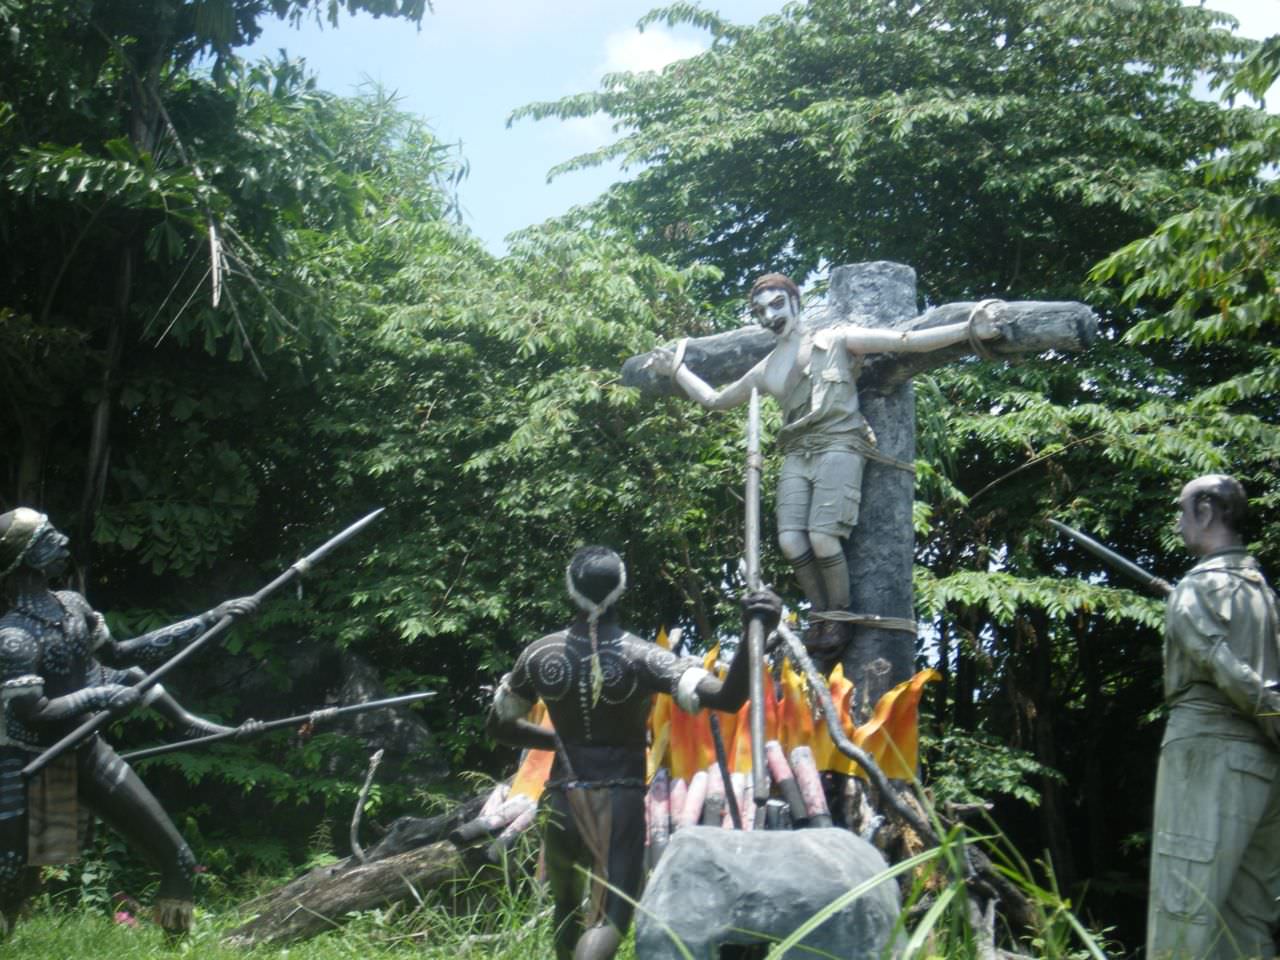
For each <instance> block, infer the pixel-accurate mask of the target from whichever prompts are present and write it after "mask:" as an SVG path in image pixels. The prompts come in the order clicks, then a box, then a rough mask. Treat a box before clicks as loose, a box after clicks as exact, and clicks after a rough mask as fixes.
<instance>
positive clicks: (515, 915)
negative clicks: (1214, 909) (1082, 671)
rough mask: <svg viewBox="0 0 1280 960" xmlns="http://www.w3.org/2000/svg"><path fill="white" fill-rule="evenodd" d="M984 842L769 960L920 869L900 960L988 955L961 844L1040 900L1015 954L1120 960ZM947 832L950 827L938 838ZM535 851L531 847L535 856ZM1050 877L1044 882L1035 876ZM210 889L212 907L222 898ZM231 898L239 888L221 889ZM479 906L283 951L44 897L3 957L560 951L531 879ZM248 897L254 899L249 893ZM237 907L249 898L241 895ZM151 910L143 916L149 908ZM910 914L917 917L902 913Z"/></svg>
mask: <svg viewBox="0 0 1280 960" xmlns="http://www.w3.org/2000/svg"><path fill="white" fill-rule="evenodd" d="M991 827H992V832H991V833H990V834H989V835H987V836H985V837H974V836H972V835H966V834H967V831H965V830H963V829H960V828H953V829H952V830H950V831H947V832H945V833H943V838H944V839H943V843H942V845H941V846H940V847H938V848H935V849H932V850H928V851H925V852H924V853H921V854H918V855H917V856H915V857H913V858H911V860H910V861H904V862H903V863H900V864H897V865H896V866H894V867H892V868H890V869H889V870H888V871H886V872H885V873H882V874H880V875H878V876H877V877H875V878H873V879H871V880H869V881H867V882H866V883H864V884H862V885H861V886H860V887H859V888H858V889H856V890H851V891H849V893H848V894H846V895H845V896H844V897H841V898H839V899H838V900H837V901H835V902H833V903H832V904H831V905H829V906H828V907H827V908H825V909H824V910H822V911H820V912H819V913H818V914H816V915H815V916H814V917H812V918H811V919H810V921H809V922H808V923H806V924H805V925H804V927H802V928H801V929H799V930H797V931H795V933H793V934H792V936H790V937H788V938H786V939H785V940H783V941H782V942H780V943H775V944H774V945H773V947H772V952H771V953H770V957H771V958H775V957H782V956H794V957H800V956H805V955H808V956H812V953H811V952H809V951H805V950H803V949H793V948H794V947H795V945H796V944H797V943H798V942H799V941H800V940H801V939H802V938H803V937H804V936H805V933H806V932H807V930H808V929H812V928H814V927H816V926H817V925H819V924H820V923H821V922H822V921H823V920H824V919H825V918H826V916H827V915H829V914H830V913H832V912H834V911H835V910H838V909H840V908H841V906H843V905H844V903H847V902H848V901H849V900H851V899H853V898H855V897H857V896H858V895H860V894H861V892H863V891H864V890H866V889H870V888H871V887H872V886H874V885H875V884H876V883H878V882H880V881H882V880H886V879H888V880H889V882H896V880H894V879H892V878H893V877H895V876H896V875H898V874H902V873H905V872H906V871H908V870H911V871H913V873H912V877H913V889H912V890H911V892H910V893H909V894H908V896H907V898H906V904H904V906H905V907H907V908H910V915H911V916H913V917H914V921H913V922H912V923H911V925H910V926H909V927H908V926H905V925H904V928H903V929H900V930H899V932H898V935H897V939H896V943H895V952H896V955H897V956H898V957H899V958H900V960H933V958H946V960H968V958H977V957H978V956H979V955H980V952H981V951H980V944H979V942H978V938H977V937H976V936H975V933H974V930H973V927H972V917H971V914H970V910H969V907H968V898H967V896H966V895H965V890H964V887H963V884H962V883H960V882H959V879H958V878H959V877H960V876H961V875H962V873H963V867H962V865H963V863H964V859H965V858H964V854H963V850H964V845H965V844H966V843H970V844H972V843H981V844H982V845H983V846H984V847H985V848H986V849H987V850H988V852H989V853H990V854H991V855H992V857H993V859H994V860H995V861H996V863H997V864H998V865H999V867H1000V869H1001V870H1002V872H1003V873H1004V874H1005V875H1006V876H1007V877H1009V879H1011V880H1012V881H1013V882H1014V883H1015V884H1016V885H1017V886H1019V887H1020V888H1021V889H1022V890H1023V892H1024V894H1026V895H1027V897H1028V898H1029V899H1030V900H1031V902H1032V904H1033V910H1034V913H1035V914H1036V918H1037V919H1036V923H1035V926H1036V929H1035V930H1033V931H1032V932H1031V935H1030V937H1029V938H1028V939H1025V940H1023V941H1022V942H1021V943H1020V944H1018V945H1017V946H1016V947H1015V948H1014V949H1016V950H1017V951H1018V952H1019V953H1022V954H1024V955H1028V956H1032V957H1035V958H1038V960H1039V958H1043V960H1106V958H1107V957H1108V956H1114V955H1116V954H1115V952H1114V950H1113V949H1112V945H1110V944H1107V943H1106V942H1105V941H1104V940H1103V939H1102V937H1101V936H1100V935H1098V934H1097V933H1095V932H1092V931H1089V930H1087V929H1086V928H1085V926H1084V925H1083V924H1082V923H1081V922H1080V920H1079V919H1078V918H1077V916H1076V913H1075V909H1074V905H1073V904H1072V903H1070V901H1068V900H1066V899H1065V898H1064V897H1063V896H1062V895H1061V894H1060V892H1059V891H1058V890H1057V888H1056V886H1055V885H1054V883H1053V878H1052V874H1051V872H1049V871H1047V870H1046V869H1045V868H1044V867H1043V866H1039V867H1037V868H1035V869H1033V868H1032V867H1031V866H1030V865H1029V864H1028V863H1027V862H1026V861H1025V860H1023V859H1022V858H1021V857H1020V856H1019V855H1018V853H1017V852H1016V851H1015V850H1014V849H1013V848H1012V847H1011V846H1010V845H1009V844H1008V842H1007V840H1005V839H1004V838H1003V837H1002V836H1000V834H999V833H998V831H996V830H995V829H994V825H991ZM940 832H941V831H940ZM527 852H528V851H526V853H527ZM1036 876H1039V877H1044V878H1045V879H1043V880H1035V879H1033V877H1036ZM211 892H212V891H207V892H206V901H207V902H216V901H215V900H214V898H213V897H211V896H209V894H210V893H211ZM220 892H221V893H222V894H223V896H224V897H227V896H229V895H230V893H231V891H230V890H226V889H225V888H224V889H223V890H222V891H220ZM464 896H470V898H471V899H472V900H473V901H478V903H479V906H478V908H474V909H471V910H468V911H464V912H461V914H460V915H456V916H455V915H453V914H451V913H450V912H449V911H448V910H446V909H444V907H443V906H440V905H438V904H436V903H433V901H431V900H428V901H427V902H426V903H425V904H424V905H422V906H420V907H418V908H417V909H416V910H407V909H403V910H399V911H396V910H391V911H386V912H384V911H376V910H375V911H368V912H364V913H361V914H359V915H356V916H353V917H351V918H348V920H347V922H345V923H343V924H342V926H341V927H340V928H339V929H335V930H333V931H331V932H329V933H325V934H322V935H321V936H318V937H315V938H313V939H311V940H306V941H302V942H299V943H295V944H291V945H288V946H284V947H279V946H277V947H259V948H256V949H254V950H242V949H239V948H232V947H228V946H225V945H223V943H222V937H223V936H224V935H225V934H226V933H227V932H229V931H230V930H231V929H233V928H234V927H235V926H236V925H237V924H238V923H240V922H241V921H242V919H245V918H244V917H242V916H241V915H240V913H239V912H238V911H237V909H236V906H235V904H234V902H232V901H231V900H229V899H222V900H221V902H222V904H223V905H222V906H204V907H200V908H198V909H197V915H196V924H195V929H194V931H193V932H192V934H191V935H190V936H189V937H188V938H186V939H185V940H184V941H182V942H180V943H178V944H177V945H175V946H171V945H169V944H167V943H166V941H165V938H164V936H163V934H162V933H161V932H160V930H159V929H158V928H157V927H156V926H155V925H154V924H152V923H150V922H148V921H147V920H139V922H138V924H137V925H136V926H126V925H122V924H119V923H116V922H115V921H114V920H113V917H112V915H111V913H110V912H109V911H108V909H107V908H105V907H104V906H103V905H102V900H99V901H98V903H97V905H84V903H83V901H82V903H81V905H72V904H70V903H68V902H67V901H66V900H64V899H59V898H58V897H56V896H49V895H45V896H43V897H40V898H38V899H37V900H36V905H37V906H36V909H35V910H34V911H33V913H32V915H31V916H30V917H29V918H28V919H26V920H25V921H23V922H22V923H20V924H19V925H18V927H17V929H16V930H15V931H14V933H13V935H12V937H11V938H10V940H9V941H8V942H7V943H3V944H0V958H5V957H23V958H27V957H30V958H39V960H96V958H102V960H144V958H152V957H154V958H174V957H198V958H200V960H233V958H234V960H255V958H268V957H271V958H276V957H280V958H284V957H288V958H290V960H374V958H382V957H387V958H394V957H413V958H415V960H463V958H468V957H476V958H493V960H526V958H529V957H550V956H552V954H553V950H552V937H551V916H550V909H549V900H548V898H547V897H546V895H545V894H544V893H542V892H540V891H539V890H538V889H537V888H536V887H535V886H534V885H532V884H531V883H529V882H527V880H526V881H522V882H521V883H519V884H518V885H517V889H516V891H515V892H512V891H509V890H507V889H506V888H505V887H503V886H502V884H501V883H498V884H494V883H491V882H489V883H485V884H484V885H483V886H480V885H477V886H476V887H475V888H473V889H472V890H471V891H469V892H468V894H467V895H464ZM245 899H247V897H246V898H245ZM240 902H243V900H241V901H240ZM143 912H145V911H143ZM903 916H904V918H905V917H906V916H908V912H905V911H904V914H903ZM618 956H619V958H620V960H634V957H635V948H634V943H633V938H632V937H628V938H627V940H626V941H625V942H624V943H623V946H622V949H621V951H620V952H619V954H618Z"/></svg>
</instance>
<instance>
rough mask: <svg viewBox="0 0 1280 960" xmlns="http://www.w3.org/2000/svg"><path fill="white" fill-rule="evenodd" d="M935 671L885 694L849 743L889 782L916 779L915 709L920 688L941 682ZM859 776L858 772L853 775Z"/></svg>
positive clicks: (917, 723)
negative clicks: (868, 755)
mask: <svg viewBox="0 0 1280 960" xmlns="http://www.w3.org/2000/svg"><path fill="white" fill-rule="evenodd" d="M941 679H942V674H940V673H938V671H937V670H933V669H929V670H921V671H920V672H919V673H917V674H916V675H915V676H914V677H912V678H911V679H910V680H904V681H903V682H902V683H900V684H898V685H897V686H896V687H894V688H893V689H892V690H890V691H888V692H887V693H885V695H884V696H882V697H881V698H880V702H879V703H877V704H876V709H875V712H874V713H873V714H872V715H871V719H870V720H868V721H867V722H866V723H864V724H863V725H862V726H860V727H858V730H857V733H856V735H855V736H854V738H853V742H854V743H856V744H857V745H858V746H860V747H861V748H862V749H863V750H865V751H867V753H869V754H871V756H872V759H874V760H875V762H876V764H877V765H878V766H879V767H880V769H881V770H883V771H884V774H885V776H886V777H889V778H890V779H893V780H910V779H912V778H914V777H915V775H916V763H917V760H918V758H919V736H920V728H919V706H920V695H921V693H922V692H923V691H924V685H925V684H926V683H929V682H931V681H934V680H941ZM854 772H856V773H857V774H858V775H859V776H863V773H862V771H861V770H860V769H856V768H855V771H854Z"/></svg>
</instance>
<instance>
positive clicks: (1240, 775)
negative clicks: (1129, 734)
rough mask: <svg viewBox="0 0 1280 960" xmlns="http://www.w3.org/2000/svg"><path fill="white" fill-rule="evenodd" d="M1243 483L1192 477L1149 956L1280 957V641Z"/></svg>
mask: <svg viewBox="0 0 1280 960" xmlns="http://www.w3.org/2000/svg"><path fill="white" fill-rule="evenodd" d="M1246 509H1247V500H1246V498H1245V493H1244V488H1243V487H1241V485H1240V484H1239V482H1238V481H1236V480H1235V479H1234V478H1232V477H1227V476H1222V475H1218V474H1213V475H1209V476H1203V477H1199V478H1197V479H1195V480H1192V481H1191V482H1190V483H1188V484H1187V485H1186V486H1185V487H1183V488H1182V494H1181V496H1180V497H1179V498H1178V519H1177V525H1178V530H1179V532H1180V533H1181V534H1182V539H1183V541H1184V542H1185V543H1186V546H1187V550H1188V551H1189V552H1190V553H1191V554H1192V555H1193V556H1195V557H1197V558H1199V559H1198V562H1197V563H1196V565H1195V566H1193V567H1192V568H1191V570H1190V571H1188V572H1187V574H1186V576H1185V577H1183V578H1182V580H1181V581H1180V582H1179V583H1178V586H1177V587H1176V588H1175V589H1174V591H1173V593H1172V595H1171V596H1170V598H1169V605H1168V610H1167V612H1166V616H1165V649H1164V693H1165V699H1166V700H1167V702H1168V704H1169V719H1168V722H1167V724H1166V726H1165V733H1164V740H1163V741H1162V743H1161V746H1160V763H1159V770H1158V773H1157V780H1156V803H1155V822H1154V826H1153V829H1152V853H1151V890H1150V900H1149V904H1148V910H1147V953H1146V955H1147V958H1148V960H1169V958H1178V960H1182V958H1187V960H1193V958H1194V960H1201V958H1221V960H1228V958H1230V960H1235V958H1239V957H1271V956H1272V955H1273V954H1274V947H1273V945H1272V940H1271V932H1272V930H1273V929H1275V927H1276V925H1277V922H1280V905H1278V903H1277V898H1280V692H1277V681H1280V645H1278V642H1280V636H1278V634H1277V629H1278V628H1280V624H1278V622H1277V607H1276V596H1275V593H1274V592H1273V591H1272V589H1271V587H1270V585H1269V584H1268V583H1267V581H1266V578H1265V577H1264V576H1263V574H1262V570H1261V569H1260V568H1259V567H1258V563H1257V561H1256V560H1254V558H1253V557H1251V556H1249V554H1248V553H1247V552H1246V551H1245V547H1244V538H1243V534H1242V525H1243V522H1244V519H1245V515H1246Z"/></svg>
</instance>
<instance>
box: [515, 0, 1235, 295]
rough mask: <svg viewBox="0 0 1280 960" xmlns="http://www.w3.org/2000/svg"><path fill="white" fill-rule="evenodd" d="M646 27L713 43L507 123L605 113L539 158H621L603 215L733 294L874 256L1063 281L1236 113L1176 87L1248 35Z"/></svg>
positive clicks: (815, 14) (947, 24)
mask: <svg viewBox="0 0 1280 960" xmlns="http://www.w3.org/2000/svg"><path fill="white" fill-rule="evenodd" d="M645 22H648V23H654V22H667V23H671V24H674V23H690V24H693V25H697V26H703V27H706V28H708V29H709V30H710V31H711V33H712V36H713V38H714V42H713V43H712V46H711V48H710V49H709V50H708V51H706V52H705V53H703V54H701V55H699V56H696V57H692V58H689V59H686V60H682V61H679V62H677V63H675V64H673V65H671V66H669V67H667V68H666V69H665V70H664V71H662V72H661V74H654V73H636V74H625V73H624V74H615V75H611V76H608V77H606V78H605V79H604V81H603V85H602V89H601V90H599V91H597V92H594V93H586V94H579V95H576V96H572V97H567V98H564V99H562V100H559V101H554V102H549V103H537V104H531V105H529V106H526V107H523V108H521V109H519V110H517V111H516V112H515V113H514V114H513V117H512V119H520V118H525V117H532V118H546V117H555V118H561V119H568V118H574V117H586V116H590V115H592V114H595V113H597V112H602V113H604V114H605V115H607V116H608V117H609V118H610V119H611V120H612V121H613V122H614V124H615V129H619V130H621V131H622V135H621V136H620V137H619V138H618V139H617V140H616V141H615V142H614V143H612V144H609V145H607V146H604V147H601V148H600V149H599V150H597V151H595V152H593V153H589V154H586V155H583V156H580V157H577V158H575V159H573V160H571V161H569V162H568V163H566V164H564V165H562V166H561V167H560V168H559V169H558V170H557V171H556V172H564V171H568V170H573V169H576V168H579V167H584V166H590V165H593V164H598V163H602V162H605V161H607V160H618V161H621V162H622V163H623V165H624V166H625V167H630V168H635V169H636V170H637V173H636V175H635V176H634V177H633V178H632V179H630V180H628V181H626V182H623V183H620V184H618V185H616V186H615V187H613V188H612V190H611V191H610V192H609V194H608V196H607V198H606V200H605V201H604V203H603V204H602V205H601V206H602V208H603V210H604V211H606V212H607V214H608V216H609V217H611V218H612V220H613V222H615V223H617V224H619V225H620V227H621V228H622V229H626V230H635V231H636V232H637V233H638V235H639V236H640V237H641V238H642V242H643V244H644V245H645V248H646V249H652V250H655V251H661V252H663V253H664V254H668V255H670V256H673V257H675V258H677V259H678V260H680V261H687V260H691V259H699V260H704V261H706V262H710V263H714V264H716V265H717V266H718V267H720V268H721V269H722V270H723V271H724V275H725V285H726V289H727V290H737V289H741V288H742V287H743V286H744V285H746V284H748V283H749V282H750V278H751V276H752V275H754V274H755V273H759V272H762V271H764V270H765V269H782V270H783V271H784V272H788V273H791V274H793V275H795V276H796V277H804V276H806V275H808V274H809V273H810V272H811V271H813V270H814V269H815V268H817V267H818V265H819V264H822V263H824V262H825V263H846V262H852V261H856V260H872V259H888V260H898V261H901V262H905V263H910V264H912V265H913V266H915V267H916V269H917V270H918V271H919V274H920V276H921V278H922V282H923V284H924V292H925V294H926V296H927V297H929V298H930V299H934V298H935V297H936V295H938V294H941V295H944V296H945V297H947V298H959V297H964V296H968V295H970V294H972V295H975V297H976V295H978V294H982V295H986V294H987V293H988V292H989V291H997V292H999V293H1001V294H1002V295H1003V294H1005V293H1009V294H1013V295H1018V296H1021V295H1025V294H1028V293H1031V292H1045V293H1047V292H1051V291H1052V292H1054V293H1061V292H1066V291H1067V290H1070V289H1072V288H1073V287H1074V286H1075V285H1076V284H1078V283H1079V280H1080V278H1081V276H1082V274H1083V273H1084V271H1085V270H1087V268H1088V267H1089V266H1090V265H1091V264H1092V262H1093V261H1094V260H1096V259H1097V258H1098V257H1100V256H1102V255H1103V254H1104V253H1106V252H1108V251H1109V250H1110V249H1111V247H1112V246H1113V244H1114V240H1115V238H1117V237H1120V238H1124V237H1132V236H1136V235H1137V234H1139V233H1140V232H1142V230H1143V229H1144V228H1145V227H1146V226H1148V225H1149V224H1151V223H1152V219H1151V218H1152V216H1153V212H1155V211H1159V210H1162V209H1167V208H1168V206H1169V205H1170V204H1171V203H1172V202H1173V201H1174V200H1175V198H1176V196H1177V193H1178V191H1179V189H1180V187H1181V186H1182V184H1184V183H1185V181H1186V178H1185V175H1184V174H1183V172H1182V167H1183V165H1184V164H1185V163H1186V162H1187V161H1188V160H1189V159H1191V158H1193V157H1194V156H1196V155H1198V153H1199V151H1200V150H1201V149H1202V148H1203V147H1204V146H1206V145H1210V144H1220V145H1225V144H1226V143H1228V142H1230V140H1232V139H1234V137H1235V135H1236V134H1237V133H1238V132H1239V131H1241V130H1243V129H1247V126H1248V122H1247V118H1245V117H1243V116H1239V115H1237V114H1234V113H1231V112H1224V111H1222V110H1219V109H1218V108H1217V107H1215V106H1214V105H1212V104H1208V103H1204V102H1202V101H1200V100H1197V99H1195V98H1194V97H1192V96H1191V85H1192V82H1193V80H1194V79H1195V77H1196V76H1197V75H1199V74H1200V73H1201V72H1208V73H1210V74H1213V75H1218V74H1220V73H1221V71H1222V70H1223V67H1224V59H1225V58H1226V57H1228V56H1229V55H1232V54H1235V53H1239V52H1241V51H1243V50H1244V49H1246V48H1247V43H1246V42H1245V41H1242V40H1240V39H1239V38H1237V37H1234V36H1232V35H1231V34H1230V33H1229V31H1227V30H1226V29H1223V27H1224V25H1225V24H1226V23H1228V22H1229V21H1228V20H1227V18H1225V17H1224V16H1223V15H1221V14H1216V13H1213V12H1212V11H1209V10H1205V9H1203V8H1200V7H1196V6H1186V5H1184V4H1182V3H1181V2H1179V0H1142V2H1116V0H1090V2H1085V3H1081V2H1077V0H998V2H980V3H974V2H972V0H925V2H921V3H918V2H914V0H911V2H908V0H857V2H854V3H848V2H845V0H811V2H808V3H794V4H789V5H788V6H786V7H785V8H784V9H783V11H782V12H781V13H779V14H777V15H775V16H770V17H766V18H764V19H763V20H761V21H760V23H758V24H756V25H754V26H736V25H731V24H728V23H727V22H725V21H723V20H721V19H720V18H717V17H715V16H713V15H711V14H709V13H708V12H706V11H705V10H702V9H700V8H699V7H697V6H695V5H693V4H689V3H676V4H672V5H670V6H668V7H665V8H662V9H659V10H656V11H654V12H653V13H651V14H649V16H648V17H646V18H645V20H644V21H642V23H645Z"/></svg>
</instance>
